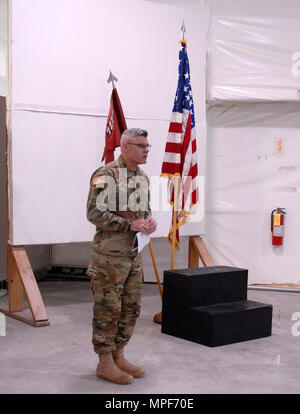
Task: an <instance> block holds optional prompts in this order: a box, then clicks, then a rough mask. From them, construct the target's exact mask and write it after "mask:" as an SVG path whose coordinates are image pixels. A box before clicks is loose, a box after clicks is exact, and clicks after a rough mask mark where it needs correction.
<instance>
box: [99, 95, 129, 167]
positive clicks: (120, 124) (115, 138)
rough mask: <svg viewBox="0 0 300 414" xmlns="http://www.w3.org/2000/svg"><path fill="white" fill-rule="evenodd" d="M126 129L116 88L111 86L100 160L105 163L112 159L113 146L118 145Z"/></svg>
mask: <svg viewBox="0 0 300 414" xmlns="http://www.w3.org/2000/svg"><path fill="white" fill-rule="evenodd" d="M125 129H127V125H126V121H125V117H124V113H123V109H122V105H121V102H120V98H119V95H118V92H117V89H116V88H113V90H112V93H111V97H110V108H109V113H108V117H107V123H106V128H105V148H104V151H103V156H102V160H101V161H103V160H104V159H105V164H107V163H108V162H111V161H113V160H114V151H115V148H117V147H119V146H120V139H121V135H122V132H123V131H125Z"/></svg>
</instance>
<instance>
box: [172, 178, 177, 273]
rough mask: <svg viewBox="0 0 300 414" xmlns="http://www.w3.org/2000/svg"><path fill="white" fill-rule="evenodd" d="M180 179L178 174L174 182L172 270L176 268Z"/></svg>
mask: <svg viewBox="0 0 300 414" xmlns="http://www.w3.org/2000/svg"><path fill="white" fill-rule="evenodd" d="M178 181H179V178H178V177H177V176H176V177H175V183H174V205H173V230H172V254H171V270H174V265H175V245H176V223H177V210H178Z"/></svg>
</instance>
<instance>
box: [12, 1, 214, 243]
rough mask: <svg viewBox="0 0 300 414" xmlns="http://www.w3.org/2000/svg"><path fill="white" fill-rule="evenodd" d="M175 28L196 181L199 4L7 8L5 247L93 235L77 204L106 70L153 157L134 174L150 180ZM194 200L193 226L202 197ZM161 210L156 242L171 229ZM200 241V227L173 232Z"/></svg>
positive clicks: (201, 132)
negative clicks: (184, 55) (188, 98)
mask: <svg viewBox="0 0 300 414" xmlns="http://www.w3.org/2000/svg"><path fill="white" fill-rule="evenodd" d="M183 19H184V21H185V25H186V28H187V33H186V38H187V40H188V53H189V59H190V66H191V81H192V89H193V95H194V101H195V112H196V121H197V124H196V126H197V131H198V137H199V139H198V151H199V167H200V175H201V176H204V171H205V130H206V128H205V105H204V101H205V97H204V96H205V29H206V28H205V13H204V10H203V8H202V2H201V1H189V2H185V1H184V0H182V1H179V0H178V1H176V2H172V3H170V4H165V2H153V1H145V0H127V1H126V2H125V1H122V0H109V1H105V0H101V1H99V0H44V1H42V2H41V1H40V0H26V2H25V1H23V0H12V28H11V30H12V45H11V47H12V96H11V101H12V108H11V110H12V113H11V131H10V135H11V159H12V162H11V165H10V169H11V200H10V209H11V210H10V211H11V229H10V241H11V242H12V243H13V244H42V243H68V242H79V241H90V240H91V239H92V237H93V233H94V226H93V225H91V224H90V223H88V222H87V220H86V216H85V205H86V198H87V193H88V186H89V178H90V176H91V174H92V172H93V171H94V170H95V169H96V168H98V167H99V164H100V163H99V161H100V159H101V156H102V152H103V146H104V129H105V123H106V117H107V113H108V108H109V99H110V93H111V85H108V84H107V82H106V81H107V78H108V75H109V70H110V69H111V70H112V72H113V73H114V74H115V75H116V76H117V77H118V79H119V82H118V83H117V85H116V86H117V89H118V92H119V95H120V98H121V102H122V106H123V110H124V113H125V117H126V120H127V124H128V126H129V127H133V126H138V127H143V128H145V129H147V130H148V131H149V139H150V141H151V143H152V144H153V149H152V150H151V155H150V157H149V158H150V159H149V161H148V165H147V166H145V168H144V169H145V171H146V172H148V174H149V175H150V176H151V177H158V176H159V174H160V168H161V163H162V158H163V151H164V146H165V139H166V136H167V132H168V126H169V119H170V115H171V110H172V106H173V100H174V96H175V90H176V86H177V75H178V51H179V42H178V41H179V39H180V38H181V31H180V27H181V24H182V20H183ZM156 180H157V178H154V180H153V182H154V185H153V190H156V189H157V181H156ZM161 180H162V181H163V182H165V180H164V179H161ZM155 183H156V185H155ZM154 198H155V194H154ZM201 201H202V203H201V205H200V207H199V209H198V216H199V217H200V216H202V215H203V212H204V195H202V200H201ZM164 202H165V199H164V196H162V195H161V197H160V204H156V205H157V207H156V210H157V211H154V214H153V215H154V217H155V218H156V219H157V220H158V222H159V226H158V231H157V232H156V233H155V236H157V237H158V236H165V235H167V232H168V229H169V223H170V220H171V217H170V213H169V212H168V211H162V208H163V207H162V204H163V203H164ZM203 232H204V220H198V221H197V222H196V223H189V224H187V225H186V226H183V228H182V231H181V233H182V234H186V235H187V234H200V233H203Z"/></svg>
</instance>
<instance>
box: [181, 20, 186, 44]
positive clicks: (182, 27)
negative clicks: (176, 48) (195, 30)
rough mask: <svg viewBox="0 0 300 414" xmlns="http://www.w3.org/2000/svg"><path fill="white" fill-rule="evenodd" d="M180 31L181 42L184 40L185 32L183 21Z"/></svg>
mask: <svg viewBox="0 0 300 414" xmlns="http://www.w3.org/2000/svg"><path fill="white" fill-rule="evenodd" d="M181 31H182V40H184V33H185V32H186V29H185V25H184V20H183V22H182V25H181Z"/></svg>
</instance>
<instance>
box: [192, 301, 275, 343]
mask: <svg viewBox="0 0 300 414" xmlns="http://www.w3.org/2000/svg"><path fill="white" fill-rule="evenodd" d="M189 315H190V317H189V325H190V329H191V330H190V338H189V340H191V341H193V342H197V343H199V344H203V345H207V346H210V347H215V346H221V345H228V344H232V343H236V342H243V341H249V340H251V339H258V338H264V337H267V336H270V335H271V333H272V332H271V330H272V306H271V305H267V304H264V303H259V302H254V301H249V300H245V301H237V302H231V303H222V304H218V305H211V306H199V307H195V308H192V309H191V310H190V313H189Z"/></svg>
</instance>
